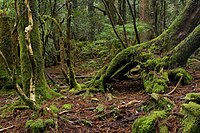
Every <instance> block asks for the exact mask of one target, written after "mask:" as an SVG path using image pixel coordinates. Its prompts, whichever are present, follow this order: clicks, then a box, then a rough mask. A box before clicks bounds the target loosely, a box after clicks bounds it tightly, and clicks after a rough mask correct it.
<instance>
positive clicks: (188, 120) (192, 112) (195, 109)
mask: <svg viewBox="0 0 200 133" xmlns="http://www.w3.org/2000/svg"><path fill="white" fill-rule="evenodd" d="M181 112H182V113H183V114H184V115H185V117H184V119H183V120H182V125H183V129H182V130H183V131H182V132H183V133H200V130H199V126H200V118H199V116H200V105H199V104H197V103H194V102H189V103H187V104H183V105H182V110H181Z"/></svg>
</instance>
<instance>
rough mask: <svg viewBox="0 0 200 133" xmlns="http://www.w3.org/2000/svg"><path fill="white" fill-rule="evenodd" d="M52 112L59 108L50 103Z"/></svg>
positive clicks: (57, 110)
mask: <svg viewBox="0 0 200 133" xmlns="http://www.w3.org/2000/svg"><path fill="white" fill-rule="evenodd" d="M49 108H50V109H51V111H52V112H53V113H58V112H59V109H58V108H57V107H56V106H55V105H50V107H49Z"/></svg>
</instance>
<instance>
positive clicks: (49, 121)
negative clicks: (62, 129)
mask: <svg viewBox="0 0 200 133" xmlns="http://www.w3.org/2000/svg"><path fill="white" fill-rule="evenodd" d="M44 124H45V126H48V127H54V126H55V122H54V120H53V119H45V120H44Z"/></svg>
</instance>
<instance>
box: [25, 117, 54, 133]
mask: <svg viewBox="0 0 200 133" xmlns="http://www.w3.org/2000/svg"><path fill="white" fill-rule="evenodd" d="M54 126H55V123H54V121H53V119H46V120H43V119H37V120H29V121H27V122H26V128H27V129H28V131H29V132H32V133H38V132H42V131H45V129H46V128H47V127H54Z"/></svg>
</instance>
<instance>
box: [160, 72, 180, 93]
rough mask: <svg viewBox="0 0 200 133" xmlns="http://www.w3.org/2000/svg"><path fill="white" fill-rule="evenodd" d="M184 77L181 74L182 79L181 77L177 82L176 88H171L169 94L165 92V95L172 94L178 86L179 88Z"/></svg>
mask: <svg viewBox="0 0 200 133" xmlns="http://www.w3.org/2000/svg"><path fill="white" fill-rule="evenodd" d="M182 79H183V75H181V77H180V79H179V81H178V83H177V84H176V86H175V87H174V89H173V90H171V91H170V92H169V93H167V94H164V96H169V95H170V94H172V93H173V92H174V91H175V90H176V89H177V88H178V86H179V85H180V83H181V81H182Z"/></svg>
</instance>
